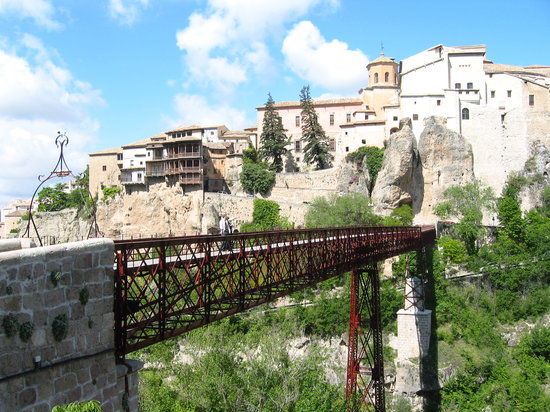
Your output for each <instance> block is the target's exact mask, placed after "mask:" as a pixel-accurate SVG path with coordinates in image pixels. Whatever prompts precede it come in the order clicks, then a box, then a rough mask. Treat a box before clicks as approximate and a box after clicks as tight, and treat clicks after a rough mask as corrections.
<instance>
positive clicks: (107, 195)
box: [101, 186, 122, 202]
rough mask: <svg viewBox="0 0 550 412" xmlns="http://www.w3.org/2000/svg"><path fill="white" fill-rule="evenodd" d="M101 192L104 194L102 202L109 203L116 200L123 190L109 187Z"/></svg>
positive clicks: (117, 187)
mask: <svg viewBox="0 0 550 412" xmlns="http://www.w3.org/2000/svg"><path fill="white" fill-rule="evenodd" d="M101 191H102V192H103V198H102V200H103V201H104V202H108V201H109V200H110V199H114V198H115V196H116V195H118V194H119V193H120V192H121V191H122V189H121V188H120V187H119V186H109V187H104V188H103V189H102V190H101Z"/></svg>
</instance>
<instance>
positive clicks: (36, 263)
mask: <svg viewBox="0 0 550 412" xmlns="http://www.w3.org/2000/svg"><path fill="white" fill-rule="evenodd" d="M28 246H31V245H28V244H25V242H13V241H10V242H9V243H5V244H4V245H3V246H2V245H0V251H1V252H0V322H1V325H0V410H1V411H44V412H46V411H48V412H49V411H51V409H52V407H53V406H55V405H60V404H66V403H70V402H75V401H83V400H92V399H95V400H98V401H99V402H100V403H101V406H102V407H103V410H104V411H125V410H131V411H135V410H137V373H136V372H137V370H139V368H140V367H141V365H140V363H139V362H136V361H129V360H128V361H126V363H125V364H124V365H117V364H116V363H115V356H114V332H113V330H114V318H113V250H114V245H113V242H112V241H111V240H108V239H91V240H86V241H82V242H76V243H66V244H62V245H55V246H47V247H38V248H34V247H28ZM9 249H11V250H9Z"/></svg>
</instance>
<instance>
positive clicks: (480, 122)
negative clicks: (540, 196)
mask: <svg viewBox="0 0 550 412" xmlns="http://www.w3.org/2000/svg"><path fill="white" fill-rule="evenodd" d="M400 78H401V93H400V116H401V117H410V118H411V119H412V123H413V131H414V133H415V135H416V137H417V139H418V138H419V137H420V134H421V133H422V130H423V129H424V123H423V120H424V118H426V117H428V116H433V115H437V116H443V117H445V118H446V119H447V126H448V127H449V128H451V129H452V130H454V131H456V132H458V133H461V134H462V135H464V137H465V138H466V140H467V141H468V142H470V143H471V145H472V151H473V154H474V171H475V174H476V177H477V178H481V179H482V180H483V181H484V182H485V183H486V184H488V185H489V186H492V187H493V188H494V189H495V191H496V192H497V194H498V193H500V191H501V190H502V187H503V186H504V183H505V181H506V178H507V176H508V174H509V173H510V172H512V171H515V170H522V169H523V167H524V164H525V162H526V161H527V160H528V159H529V157H530V156H531V155H532V154H531V146H532V144H533V142H535V141H536V140H540V141H542V142H543V143H545V144H546V147H550V132H549V130H550V95H549V90H550V66H530V67H525V68H522V67H516V66H509V65H502V64H494V63H493V62H491V61H489V60H487V58H486V47H485V46H483V45H480V46H461V47H446V46H443V45H437V46H435V47H432V48H430V49H427V50H424V51H422V52H420V53H418V54H416V55H414V56H411V57H408V58H406V59H403V60H402V61H401V67H400Z"/></svg>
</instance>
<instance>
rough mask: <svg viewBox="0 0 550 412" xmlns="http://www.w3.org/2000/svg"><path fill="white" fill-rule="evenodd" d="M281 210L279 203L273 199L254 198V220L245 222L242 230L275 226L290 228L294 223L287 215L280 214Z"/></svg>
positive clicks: (258, 229)
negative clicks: (289, 220) (290, 221)
mask: <svg viewBox="0 0 550 412" xmlns="http://www.w3.org/2000/svg"><path fill="white" fill-rule="evenodd" d="M279 211H280V207H279V205H278V204H277V203H276V202H274V201H272V200H265V199H254V209H253V211H252V222H245V223H243V224H242V225H241V231H243V232H256V231H260V230H272V229H275V228H280V229H289V228H290V227H291V226H292V225H291V224H290V223H289V222H288V219H287V218H286V217H282V216H281V215H280V212H279Z"/></svg>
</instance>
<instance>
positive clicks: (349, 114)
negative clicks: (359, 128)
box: [346, 113, 351, 123]
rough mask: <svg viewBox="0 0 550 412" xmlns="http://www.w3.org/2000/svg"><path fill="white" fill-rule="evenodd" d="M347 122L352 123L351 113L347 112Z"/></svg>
mask: <svg viewBox="0 0 550 412" xmlns="http://www.w3.org/2000/svg"><path fill="white" fill-rule="evenodd" d="M346 122H347V123H351V113H347V114H346Z"/></svg>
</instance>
